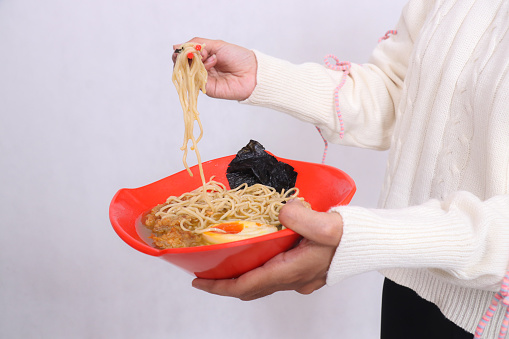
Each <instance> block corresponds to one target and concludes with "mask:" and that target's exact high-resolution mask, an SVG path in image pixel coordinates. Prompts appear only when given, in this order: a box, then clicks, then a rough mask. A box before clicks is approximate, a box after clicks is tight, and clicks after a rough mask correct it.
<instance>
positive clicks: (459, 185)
mask: <svg viewBox="0 0 509 339" xmlns="http://www.w3.org/2000/svg"><path fill="white" fill-rule="evenodd" d="M395 29H396V30H397V34H396V35H393V36H391V37H390V38H389V39H387V40H385V41H383V42H381V43H380V44H379V45H378V46H377V48H376V49H375V51H374V52H373V55H372V58H371V61H370V63H369V64H363V65H359V64H352V67H351V70H350V74H349V76H348V79H347V81H346V83H345V84H344V86H343V87H342V88H341V90H340V92H339V106H340V109H341V112H342V118H343V120H344V128H345V134H344V138H343V139H340V137H339V128H340V126H339V125H340V124H339V119H338V117H337V115H336V113H335V111H334V100H333V91H334V88H335V87H336V86H337V85H338V83H339V82H340V79H341V77H342V72H341V71H333V70H329V69H327V68H325V67H324V66H323V65H319V64H314V63H306V64H302V65H293V64H291V63H289V62H286V61H283V60H279V59H275V58H272V57H269V56H267V55H264V54H262V53H260V52H258V51H255V53H256V56H257V60H258V73H257V86H256V88H255V90H254V92H253V94H252V95H251V96H250V97H249V98H248V99H247V100H246V101H245V102H246V103H249V104H254V105H262V106H265V107H270V108H273V109H277V110H280V111H283V112H286V113H289V114H291V115H292V116H294V117H296V118H298V119H301V120H303V121H307V122H310V123H312V124H314V125H316V126H318V127H319V128H320V129H321V131H322V133H323V136H324V137H325V138H326V139H327V140H329V141H331V142H335V143H339V144H343V145H351V146H359V147H367V148H372V149H388V148H389V149H390V153H389V161H388V165H387V171H386V177H385V184H384V187H383V190H382V192H381V197H380V202H379V209H367V208H362V207H356V206H342V207H338V208H334V209H333V210H334V211H337V212H339V213H341V215H342V216H343V219H344V234H343V238H342V240H341V243H340V245H339V247H338V249H337V251H336V255H335V257H334V259H333V261H332V264H331V267H330V270H329V273H328V280H327V283H328V284H335V283H337V282H339V281H341V280H342V279H344V278H347V277H349V276H352V275H355V274H359V273H363V272H368V271H372V270H379V271H380V272H382V274H384V275H385V276H386V277H388V278H389V279H391V280H393V281H395V282H397V283H399V284H402V285H404V286H408V287H410V288H412V289H413V290H415V291H416V292H417V293H418V294H419V295H421V296H422V297H423V298H425V299H427V300H430V301H431V302H433V303H435V304H436V305H438V307H439V308H440V309H441V311H442V312H443V313H444V315H445V316H446V317H447V318H449V319H451V320H452V321H453V322H454V323H456V324H457V325H459V326H461V327H462V328H464V329H466V330H467V331H469V332H471V333H473V332H474V331H475V328H476V326H477V324H478V322H479V320H480V319H481V317H482V315H483V314H484V312H485V311H486V309H487V308H488V306H489V303H490V301H491V298H492V296H493V292H494V291H497V290H498V289H499V288H500V284H501V281H502V278H503V276H504V273H505V271H506V270H507V269H508V264H509V1H507V0H457V1H455V0H440V1H439V0H437V1H432V0H414V1H411V2H410V3H409V4H408V5H407V6H406V7H405V9H404V11H403V14H402V17H401V19H400V21H399V22H398V24H397V27H395ZM503 312H505V309H503V308H502V307H499V311H498V312H497V313H496V314H495V316H494V318H493V320H492V321H491V323H490V326H489V327H488V328H487V329H486V330H485V335H484V337H485V338H492V337H495V333H498V329H499V328H500V325H501V322H502V318H503V316H502V314H503Z"/></svg>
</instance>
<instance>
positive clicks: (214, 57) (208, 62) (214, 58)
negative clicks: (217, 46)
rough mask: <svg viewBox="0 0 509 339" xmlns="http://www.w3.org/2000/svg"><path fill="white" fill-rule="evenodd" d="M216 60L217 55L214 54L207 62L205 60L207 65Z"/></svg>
mask: <svg viewBox="0 0 509 339" xmlns="http://www.w3.org/2000/svg"><path fill="white" fill-rule="evenodd" d="M215 60H216V55H215V54H212V55H211V56H209V57H208V58H207V60H205V63H206V64H210V63H211V62H214V61H215Z"/></svg>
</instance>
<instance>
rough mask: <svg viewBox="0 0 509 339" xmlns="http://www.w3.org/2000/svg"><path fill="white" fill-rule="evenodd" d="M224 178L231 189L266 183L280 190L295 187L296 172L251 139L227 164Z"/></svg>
mask: <svg viewBox="0 0 509 339" xmlns="http://www.w3.org/2000/svg"><path fill="white" fill-rule="evenodd" d="M226 178H227V179H228V183H229V184H230V188H232V189H233V188H236V187H238V186H240V185H242V184H243V183H247V184H248V185H249V186H251V185H254V184H263V185H267V186H270V187H273V188H275V189H276V190H277V191H278V192H281V191H282V190H283V189H285V190H289V189H290V188H292V187H295V181H296V180H297V172H295V170H294V168H293V167H292V166H290V165H288V164H287V163H284V162H282V161H278V160H277V159H276V158H275V157H274V156H272V155H270V154H269V153H267V152H266V151H265V148H264V147H263V146H262V145H261V144H260V143H259V142H258V141H255V140H251V141H249V143H248V144H247V145H246V146H244V147H242V149H241V150H240V151H239V152H238V153H237V156H236V157H235V158H234V159H233V160H232V161H231V162H230V164H229V165H228V169H227V170H226Z"/></svg>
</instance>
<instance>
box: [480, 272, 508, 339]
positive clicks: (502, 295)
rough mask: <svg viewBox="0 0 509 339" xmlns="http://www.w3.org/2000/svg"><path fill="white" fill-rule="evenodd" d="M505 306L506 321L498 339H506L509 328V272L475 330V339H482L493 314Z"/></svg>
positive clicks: (503, 322)
mask: <svg viewBox="0 0 509 339" xmlns="http://www.w3.org/2000/svg"><path fill="white" fill-rule="evenodd" d="M500 305H504V306H505V307H506V311H505V316H504V320H503V321H502V326H501V327H500V333H499V334H498V339H504V338H505V336H506V334H507V330H508V328H509V271H507V273H506V275H505V277H504V279H503V280H502V287H500V291H498V292H497V293H496V294H495V295H494V296H493V299H492V300H491V305H490V306H489V307H488V309H487V310H486V313H485V314H484V315H483V317H482V319H481V321H480V322H479V325H477V329H476V330H475V335H474V339H480V338H481V336H482V334H483V332H484V329H485V327H486V325H488V323H489V322H490V321H491V318H492V317H493V314H495V312H496V311H497V308H498V306H500Z"/></svg>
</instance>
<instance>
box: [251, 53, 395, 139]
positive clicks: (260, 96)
mask: <svg viewBox="0 0 509 339" xmlns="http://www.w3.org/2000/svg"><path fill="white" fill-rule="evenodd" d="M255 53H256V56H257V60H258V72H257V86H256V88H255V90H254V91H253V93H252V94H251V96H250V97H249V98H248V99H247V100H245V101H244V103H248V104H252V105H259V106H264V107H268V108H271V109H275V110H278V111H281V112H285V113H288V114H290V115H292V116H294V117H296V118H298V119H300V120H302V121H305V122H309V123H311V124H313V125H315V126H317V127H319V128H320V129H321V130H322V134H323V135H324V137H325V138H326V139H327V140H329V141H331V142H335V143H342V144H345V145H351V146H359V147H367V148H374V149H386V148H387V147H388V146H389V142H390V131H391V126H392V123H393V120H394V103H393V97H392V96H391V93H390V92H389V91H388V90H387V84H386V83H385V81H384V79H383V77H381V76H380V71H378V70H377V68H376V67H375V66H373V65H356V64H353V65H352V68H351V71H350V74H349V76H348V78H347V81H346V83H345V84H344V86H343V87H342V88H341V90H340V92H339V94H340V109H341V113H342V119H343V120H344V125H345V135H344V138H343V140H341V139H340V137H339V131H340V121H339V119H338V116H337V114H336V111H335V107H334V98H333V96H334V89H335V88H336V87H337V86H338V84H339V83H340V81H341V78H342V76H343V72H341V71H334V70H330V69H327V68H326V67H325V66H322V65H319V64H315V63H305V64H301V65H294V64H291V63H289V62H287V61H283V60H280V59H277V58H273V57H270V56H267V55H265V54H263V53H260V52H257V51H255Z"/></svg>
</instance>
